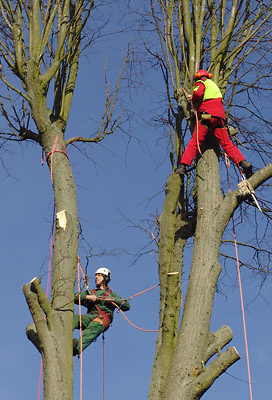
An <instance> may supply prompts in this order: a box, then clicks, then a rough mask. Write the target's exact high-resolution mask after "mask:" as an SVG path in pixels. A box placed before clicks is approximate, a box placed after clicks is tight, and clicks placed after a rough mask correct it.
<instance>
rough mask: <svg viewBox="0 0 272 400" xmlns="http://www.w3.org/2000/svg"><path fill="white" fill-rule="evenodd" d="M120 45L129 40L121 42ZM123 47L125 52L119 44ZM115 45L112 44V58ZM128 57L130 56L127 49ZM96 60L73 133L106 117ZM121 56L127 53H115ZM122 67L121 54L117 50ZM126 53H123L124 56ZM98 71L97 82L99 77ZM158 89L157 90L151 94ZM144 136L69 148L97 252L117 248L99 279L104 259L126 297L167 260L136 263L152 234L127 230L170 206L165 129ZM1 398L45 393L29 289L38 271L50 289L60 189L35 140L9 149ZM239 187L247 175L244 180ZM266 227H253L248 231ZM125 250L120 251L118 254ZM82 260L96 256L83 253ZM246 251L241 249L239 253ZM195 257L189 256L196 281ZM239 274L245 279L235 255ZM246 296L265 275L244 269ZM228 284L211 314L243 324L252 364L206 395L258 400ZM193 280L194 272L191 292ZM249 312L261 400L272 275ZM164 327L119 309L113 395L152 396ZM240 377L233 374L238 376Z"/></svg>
mask: <svg viewBox="0 0 272 400" xmlns="http://www.w3.org/2000/svg"><path fill="white" fill-rule="evenodd" d="M116 48H117V47H116ZM116 48H115V50H116ZM111 50H112V48H111V47H109V48H108V51H109V53H110V54H111ZM122 54H123V53H120V54H119V56H120V55H122ZM92 57H94V55H89V56H88V57H86V58H84V59H83V61H82V64H81V69H80V75H79V80H78V85H77V89H76V93H75V98H74V100H73V107H72V113H71V118H70V120H69V127H68V132H69V134H71V136H73V135H75V134H76V135H78V134H79V132H80V135H88V134H89V133H90V132H93V131H95V129H96V126H97V125H96V124H95V122H94V120H95V119H96V120H99V117H100V115H101V114H102V112H103V105H104V94H103V79H104V77H103V74H104V71H103V68H104V51H103V49H102V48H101V49H99V51H98V52H97V54H96V55H95V63H94V62H91V61H92ZM114 57H116V54H115V55H114ZM112 60H113V61H114V63H115V65H117V64H118V63H119V62H120V61H117V59H116V58H113V59H111V58H110V57H109V62H111V61H112ZM118 60H120V58H119V59H118ZM94 77H95V79H94ZM151 94H152V93H151ZM153 96H154V97H153V100H152V98H150V97H149V98H144V97H143V95H142V94H138V95H134V98H133V101H134V104H137V106H135V109H137V110H141V112H142V113H143V114H142V115H143V116H145V115H144V111H143V110H144V108H145V105H149V104H151V105H152V107H153V106H154V103H155V102H156V100H157V99H156V97H155V91H154V93H153ZM130 134H131V135H133V136H134V137H135V138H137V139H138V140H140V141H141V142H139V141H138V140H134V139H133V140H132V141H131V143H130V144H129V146H128V147H127V139H126V137H125V136H121V135H113V136H111V137H108V138H106V140H105V141H104V142H103V143H102V144H101V145H90V147H89V151H88V155H89V158H85V157H84V156H82V154H81V153H80V152H78V150H76V149H75V148H72V147H71V148H69V149H68V154H69V158H70V160H71V163H72V165H73V171H74V176H75V180H76V184H77V188H78V204H79V216H80V222H81V225H82V229H83V234H84V238H85V239H86V240H87V241H88V242H89V243H90V245H91V247H92V252H93V254H99V253H101V252H102V251H103V250H112V251H113V252H114V253H117V255H116V256H114V255H106V256H101V257H93V258H92V259H91V260H90V262H89V266H88V275H89V279H90V286H91V284H92V283H93V280H92V276H93V273H94V271H95V270H96V269H97V268H98V267H99V266H101V265H104V266H107V267H109V268H110V270H111V271H112V282H111V288H112V289H113V290H114V291H116V292H118V293H119V294H120V295H121V296H123V297H128V296H131V295H133V294H135V293H138V292H139V291H142V290H144V289H145V288H148V287H151V286H153V285H156V284H157V283H158V274H157V266H156V262H155V261H154V257H153V255H152V254H147V255H145V256H144V257H142V258H140V259H139V260H138V262H137V264H136V265H131V263H132V261H133V257H132V256H131V255H128V254H125V251H126V252H128V253H136V252H137V251H138V250H139V249H141V248H142V247H143V246H144V245H145V244H146V242H147V240H148V239H147V238H146V236H145V235H143V233H141V232H140V231H139V230H138V229H136V228H129V227H127V223H125V222H124V216H127V217H128V218H130V219H131V220H132V221H135V222H139V221H141V220H143V219H145V218H147V217H148V216H149V214H150V213H155V212H156V210H157V211H158V212H160V210H161V208H162V204H163V198H164V195H163V186H164V183H165V181H166V178H167V175H168V174H169V173H170V165H169V162H168V159H167V158H168V155H167V150H166V148H165V147H164V146H163V143H161V142H158V137H160V136H162V134H161V133H158V132H157V131H156V130H155V129H154V128H152V127H151V126H149V127H148V126H147V125H144V124H133V125H132V127H131V131H130ZM1 156H2V158H3V161H4V165H5V168H4V167H3V165H2V168H1V171H0V179H1V187H2V190H1V207H0V213H1V231H0V232H1V233H0V235H1V241H0V243H1V255H2V268H1V269H2V272H3V273H2V279H1V293H2V302H1V316H2V328H1V331H0V335H1V343H2V345H1V349H2V354H1V361H0V374H1V376H2V380H1V391H0V393H1V395H2V397H3V398H6V399H9V400H15V399H18V398H20V399H21V400H26V399H27V400H29V399H35V398H37V393H38V383H39V373H40V355H39V354H38V352H37V351H36V349H35V348H34V347H33V345H32V344H31V343H30V342H29V341H28V340H27V338H26V336H25V327H26V325H27V324H28V323H30V322H31V316H30V313H29V310H28V307H27V305H26V302H25V299H24V296H23V292H22V286H23V284H24V283H26V282H28V281H30V280H31V279H32V278H33V277H34V276H38V277H42V284H43V286H44V287H46V273H47V269H48V256H49V247H50V231H51V225H52V213H53V191H52V187H51V182H50V174H49V171H48V168H47V166H46V165H44V166H42V165H41V150H40V148H39V147H38V146H37V145H35V144H31V143H28V144H27V143H24V144H22V145H15V144H13V145H10V146H9V151H7V152H6V153H5V154H3V153H2V154H1ZM235 184H236V183H235ZM243 229H244V227H240V228H239V229H238V231H237V236H238V240H239V239H241V237H242V236H244V233H245V232H244V231H243ZM250 230H252V232H253V230H254V225H252V226H251V227H248V232H249V233H248V234H249V235H250V234H251V231H250ZM117 250H118V251H117ZM79 254H80V256H81V258H82V263H83V265H84V263H85V252H84V250H83V248H80V249H79ZM233 255H234V249H233ZM189 260H190V254H189V253H188V256H187V258H186V260H185V277H187V278H188V274H189V268H190V261H189ZM228 268H229V270H228V273H229V274H230V275H231V276H233V277H234V281H235V275H236V272H235V268H236V265H235V263H233V265H232V264H230V265H229V267H228ZM242 280H243V287H244V301H245V303H246V305H247V304H248V303H250V302H251V300H252V299H253V298H254V297H255V295H256V293H257V292H258V284H259V281H258V279H256V278H255V277H253V276H252V275H251V274H249V273H248V272H245V271H242ZM224 282H225V286H223V285H222V286H221V289H222V291H223V292H224V295H222V294H220V293H217V294H216V297H215V307H214V313H213V317H212V322H211V329H212V330H216V329H218V328H219V327H220V326H222V325H224V324H228V325H230V326H231V328H232V329H233V331H234V340H233V341H232V343H233V345H235V346H236V347H237V349H238V351H239V353H240V355H241V360H240V361H239V362H237V363H236V365H234V366H233V367H232V368H230V369H229V370H228V374H224V375H223V376H222V377H221V378H219V379H218V381H217V382H216V383H215V384H214V385H213V387H212V388H211V389H210V390H209V391H208V392H207V393H206V394H205V395H204V396H203V398H204V399H209V400H217V399H218V398H220V400H229V398H230V397H231V398H232V400H236V399H237V400H238V399H239V400H240V399H247V398H249V390H248V385H247V383H246V381H247V369H246V359H245V346H244V337H243V327H242V316H241V307H240V298H239V292H238V284H236V285H235V287H233V286H232V285H231V284H230V282H229V281H228V280H227V279H226V280H225V281H224ZM185 287H186V280H185V283H184V288H185ZM262 293H263V295H264V298H265V300H264V299H263V298H261V297H258V298H257V299H256V300H255V301H254V302H253V303H251V304H250V305H249V306H248V307H247V310H246V320H247V333H248V344H249V353H250V363H251V375H252V386H253V397H254V398H255V399H257V398H258V399H261V398H265V397H267V395H268V393H269V392H270V381H269V378H270V375H271V372H270V358H271V354H270V353H271V351H270V341H269V339H270V332H271V329H270V328H271V282H269V281H267V282H266V286H265V287H264V289H263V292H262ZM158 304H159V289H158V288H156V289H153V290H152V291H150V292H148V293H146V294H144V295H142V296H139V297H136V298H135V299H133V300H131V311H129V312H128V313H127V316H128V318H130V319H131V321H132V322H133V323H135V324H136V325H138V326H140V327H143V328H146V329H157V326H158ZM155 341H156V333H143V332H140V331H137V330H135V329H134V328H133V327H131V326H130V325H129V324H128V323H127V322H126V321H125V320H124V319H123V317H122V315H121V314H118V313H117V314H116V315H115V319H114V322H113V325H112V327H111V328H110V329H109V330H108V331H107V332H106V335H105V398H106V399H107V400H109V399H111V400H112V399H116V398H118V399H120V400H122V399H127V398H128V397H129V399H130V400H139V399H146V398H147V393H148V385H149V381H150V375H151V368H152V362H153V357H154V349H155ZM83 370H84V373H83V399H86V400H87V399H90V398H92V399H102V338H99V339H98V340H97V342H96V343H94V344H92V345H91V346H90V347H89V348H88V349H87V350H86V351H85V352H84V357H83ZM229 374H231V375H229ZM74 378H75V379H74V393H75V395H74V398H75V399H78V398H79V361H78V360H77V359H75V360H74Z"/></svg>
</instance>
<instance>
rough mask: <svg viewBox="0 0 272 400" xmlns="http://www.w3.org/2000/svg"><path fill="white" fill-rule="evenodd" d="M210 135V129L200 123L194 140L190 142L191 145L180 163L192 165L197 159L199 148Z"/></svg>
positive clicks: (193, 137)
mask: <svg viewBox="0 0 272 400" xmlns="http://www.w3.org/2000/svg"><path fill="white" fill-rule="evenodd" d="M207 133H208V127H207V126H206V125H203V124H202V123H201V122H198V124H197V125H196V127H195V129H194V132H193V135H192V138H191V139H190V140H189V143H188V145H187V147H186V149H185V150H184V153H183V154H182V157H181V160H180V163H181V164H184V165H187V166H189V165H191V164H192V161H193V159H194V158H195V156H196V154H197V152H198V149H199V147H200V146H201V144H202V143H203V141H204V139H205V137H206V135H207Z"/></svg>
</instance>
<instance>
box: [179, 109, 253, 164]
mask: <svg viewBox="0 0 272 400" xmlns="http://www.w3.org/2000/svg"><path fill="white" fill-rule="evenodd" d="M208 124H209V127H210V128H212V130H213V133H214V135H215V136H216V137H217V139H218V141H219V144H220V146H221V147H222V149H223V150H224V151H225V153H227V155H228V156H229V158H230V159H231V160H232V161H233V162H234V163H236V164H238V163H239V162H240V161H242V160H244V159H245V157H244V156H243V154H242V153H241V152H240V150H238V148H237V147H236V146H235V145H234V144H233V143H232V141H231V139H230V137H229V133H228V130H227V128H226V127H224V125H223V121H222V120H221V118H214V117H212V118H211V120H210V121H209V122H208ZM197 126H198V128H197ZM197 126H196V127H195V130H194V132H193V135H192V138H191V139H190V141H189V143H188V145H187V147H186V149H185V150H184V153H183V155H182V157H181V160H180V162H181V163H182V164H185V165H188V166H189V165H191V163H192V161H193V159H194V158H195V156H196V154H197V153H198V146H199V147H200V146H201V144H202V143H203V142H204V140H205V137H206V135H207V133H208V131H209V128H208V127H207V126H205V125H203V124H202V123H201V122H200V121H198V125H197ZM197 129H198V132H197Z"/></svg>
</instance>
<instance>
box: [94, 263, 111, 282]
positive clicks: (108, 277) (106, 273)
mask: <svg viewBox="0 0 272 400" xmlns="http://www.w3.org/2000/svg"><path fill="white" fill-rule="evenodd" d="M96 274H102V275H104V277H105V278H104V279H105V282H106V283H109V281H110V280H111V272H110V270H109V269H108V268H105V267H101V268H98V269H97V270H96V271H95V275H96Z"/></svg>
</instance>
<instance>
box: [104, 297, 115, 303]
mask: <svg viewBox="0 0 272 400" xmlns="http://www.w3.org/2000/svg"><path fill="white" fill-rule="evenodd" d="M103 300H104V301H105V302H107V303H108V302H112V301H113V299H112V298H111V297H105V299H103Z"/></svg>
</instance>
